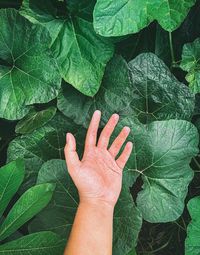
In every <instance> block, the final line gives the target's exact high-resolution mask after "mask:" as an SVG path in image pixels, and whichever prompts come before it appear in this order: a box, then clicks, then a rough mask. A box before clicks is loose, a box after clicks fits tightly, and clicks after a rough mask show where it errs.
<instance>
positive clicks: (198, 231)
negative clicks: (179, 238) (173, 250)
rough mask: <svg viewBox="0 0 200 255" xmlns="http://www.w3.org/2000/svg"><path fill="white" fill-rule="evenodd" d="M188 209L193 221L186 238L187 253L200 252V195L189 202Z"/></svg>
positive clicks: (197, 253) (190, 254)
mask: <svg viewBox="0 0 200 255" xmlns="http://www.w3.org/2000/svg"><path fill="white" fill-rule="evenodd" d="M187 207H188V210H189V213H190V216H191V218H192V221H191V222H190V223H189V225H188V227H187V238H186V240H185V255H199V254H200V217H199V215H200V197H194V198H192V199H191V200H190V201H189V202H188V205H187Z"/></svg>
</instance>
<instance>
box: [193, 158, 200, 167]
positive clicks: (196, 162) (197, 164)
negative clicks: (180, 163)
mask: <svg viewBox="0 0 200 255" xmlns="http://www.w3.org/2000/svg"><path fill="white" fill-rule="evenodd" d="M193 160H194V162H195V164H196V166H197V167H198V169H199V170H200V164H199V162H198V161H197V160H196V158H195V157H193Z"/></svg>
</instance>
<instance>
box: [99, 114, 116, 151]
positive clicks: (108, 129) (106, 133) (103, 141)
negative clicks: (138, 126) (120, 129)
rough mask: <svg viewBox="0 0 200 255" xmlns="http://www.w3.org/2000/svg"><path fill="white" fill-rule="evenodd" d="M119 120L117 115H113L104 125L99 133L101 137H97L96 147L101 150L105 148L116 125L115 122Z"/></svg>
mask: <svg viewBox="0 0 200 255" xmlns="http://www.w3.org/2000/svg"><path fill="white" fill-rule="evenodd" d="M118 120H119V115H118V114H116V113H115V114H113V115H112V116H111V117H110V119H109V121H108V122H107V124H106V125H105V127H104V129H103V130H102V132H101V135H100V137H99V141H98V145H97V146H98V147H101V148H107V147H108V144H109V140H110V136H111V134H112V132H113V130H114V128H115V126H116V125H117V122H118Z"/></svg>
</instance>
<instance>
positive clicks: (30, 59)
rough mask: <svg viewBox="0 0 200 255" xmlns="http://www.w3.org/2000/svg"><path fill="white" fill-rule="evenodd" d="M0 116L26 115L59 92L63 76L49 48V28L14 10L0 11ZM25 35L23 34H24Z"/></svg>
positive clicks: (15, 116) (8, 117)
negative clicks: (32, 21)
mask: <svg viewBox="0 0 200 255" xmlns="http://www.w3.org/2000/svg"><path fill="white" fill-rule="evenodd" d="M0 23H1V27H0V34H1V36H0V59H2V60H3V63H4V64H1V65H0V118H6V119H10V120H15V119H20V118H22V117H24V116H25V115H26V114H27V113H28V111H29V110H30V107H31V106H30V105H31V104H34V103H46V102H48V101H50V100H52V99H53V98H55V97H56V96H57V94H58V90H59V88H60V85H61V78H60V76H59V73H58V71H57V66H56V62H55V60H54V58H53V57H52V53H51V51H50V50H49V47H48V45H49V43H50V37H49V34H48V31H46V29H45V28H42V27H41V26H38V25H33V24H31V23H30V22H29V21H28V20H26V19H25V18H24V17H22V16H21V15H19V14H18V12H17V11H16V10H15V9H1V10H0ZM22 35H23V36H22Z"/></svg>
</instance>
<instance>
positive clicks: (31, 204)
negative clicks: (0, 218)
mask: <svg viewBox="0 0 200 255" xmlns="http://www.w3.org/2000/svg"><path fill="white" fill-rule="evenodd" d="M54 189H55V185H54V184H50V183H45V184H41V185H37V186H34V187H32V188H30V189H29V190H27V191H26V192H25V193H24V194H23V195H22V196H21V197H20V198H19V200H18V201H17V202H16V203H15V205H14V206H13V207H12V209H11V211H10V212H9V214H8V215H7V217H6V219H5V220H4V222H3V223H2V225H1V226H0V240H4V239H5V238H6V237H8V236H9V235H11V234H12V233H14V232H15V231H16V230H17V229H18V228H20V227H21V226H22V225H23V224H24V223H26V222H27V221H28V220H30V219H31V218H32V217H33V216H35V215H36V214H37V213H38V212H40V211H41V210H42V209H43V208H44V207H45V206H46V205H47V204H48V203H49V201H50V200H51V198H52V195H53V191H54Z"/></svg>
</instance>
